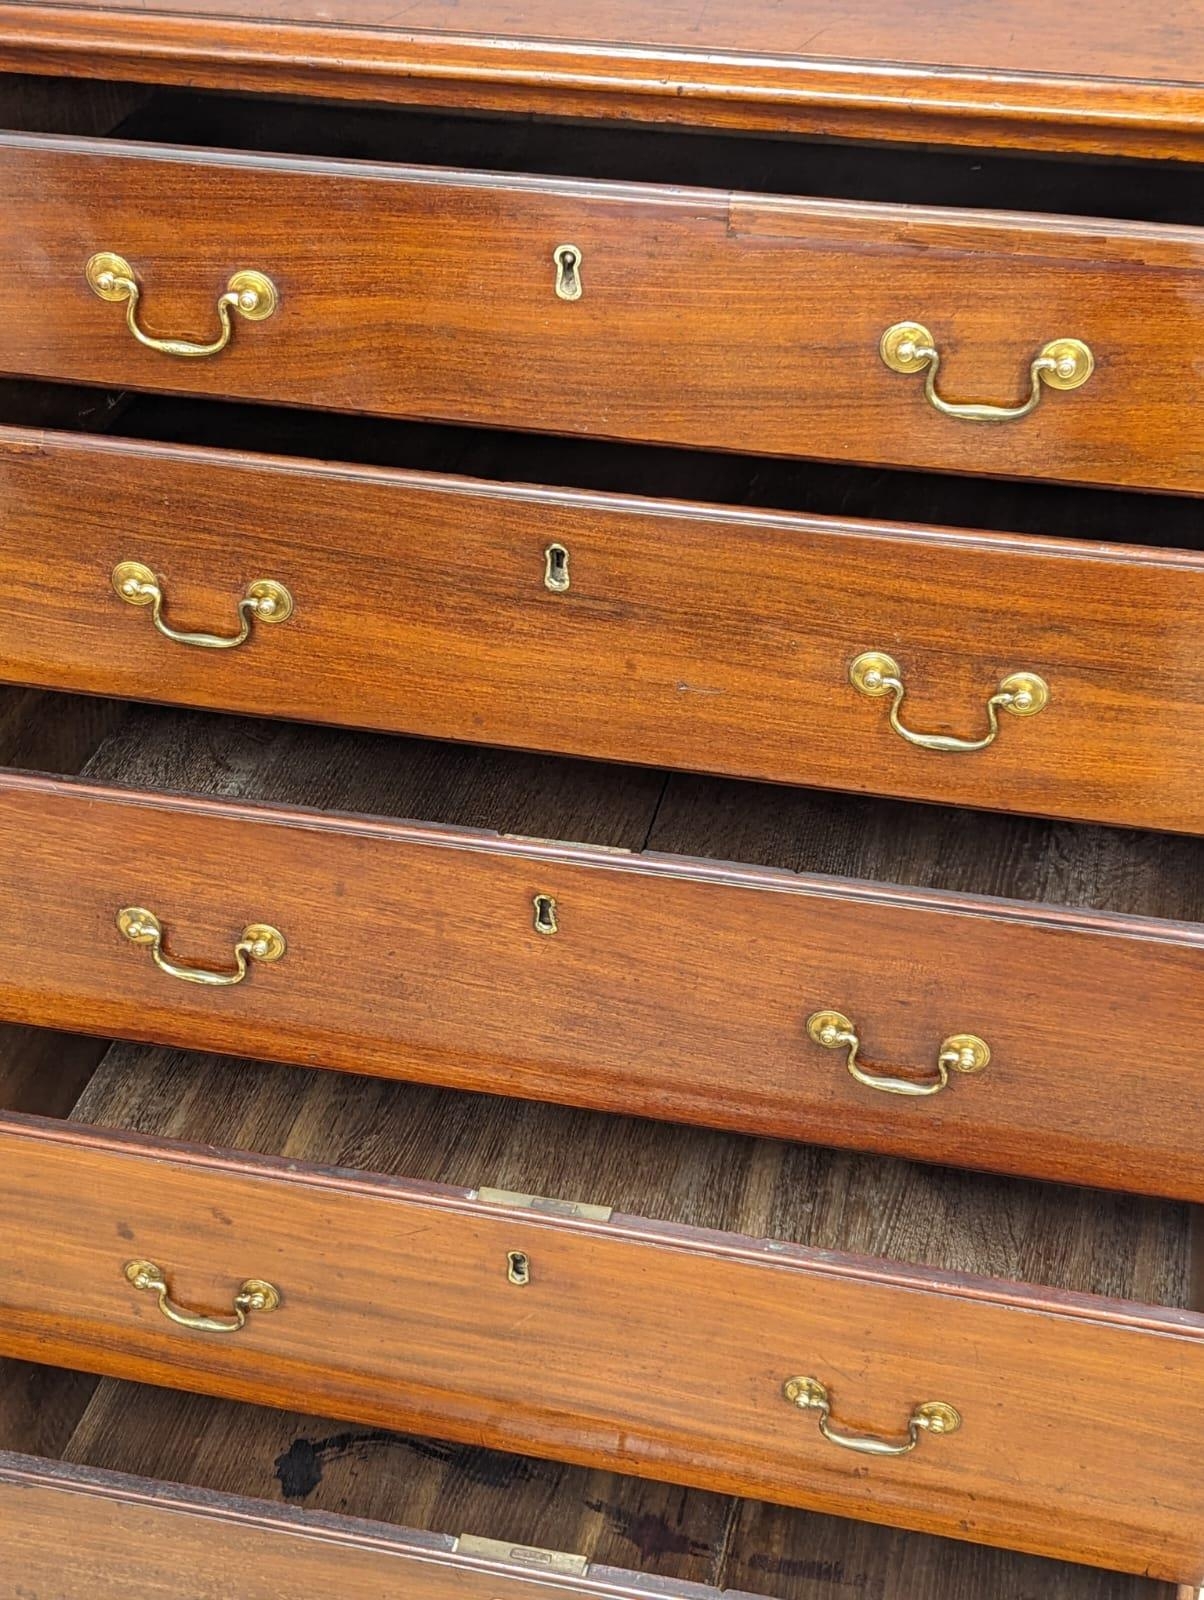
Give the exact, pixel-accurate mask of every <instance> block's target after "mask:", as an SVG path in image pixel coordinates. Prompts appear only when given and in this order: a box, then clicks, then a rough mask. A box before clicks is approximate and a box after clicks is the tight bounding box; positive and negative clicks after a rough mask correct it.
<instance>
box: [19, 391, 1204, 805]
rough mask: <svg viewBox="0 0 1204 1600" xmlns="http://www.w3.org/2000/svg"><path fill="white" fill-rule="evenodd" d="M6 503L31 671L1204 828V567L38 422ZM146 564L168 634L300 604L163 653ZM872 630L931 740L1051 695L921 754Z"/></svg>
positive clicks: (558, 746) (198, 699)
mask: <svg viewBox="0 0 1204 1600" xmlns="http://www.w3.org/2000/svg"><path fill="white" fill-rule="evenodd" d="M248 420H249V421H250V420H252V419H248ZM700 470H701V469H700ZM0 507H2V508H3V512H4V515H3V521H2V524H0V574H2V579H0V581H2V582H3V586H4V594H5V604H4V606H3V608H0V675H2V676H3V677H4V678H6V679H8V680H10V681H13V682H23V683H39V684H45V685H47V686H49V687H53V688H57V689H69V690H86V691H89V692H92V693H101V694H111V695H112V694H120V695H125V696H130V697H137V698H141V697H150V698H154V699H163V700H174V701H178V702H181V703H184V704H189V705H196V706H207V707H212V708H215V709H228V710H238V711H246V712H254V713H257V714H260V715H268V716H286V717H300V718H305V719H308V720H316V721H324V722H340V723H350V724H357V725H359V726H363V727H369V728H381V729H387V730H390V731H394V732H405V733H418V734H424V735H431V736H435V737H438V738H443V739H470V740H471V739H478V740H479V739H482V738H485V739H488V740H489V741H490V742H491V743H494V744H513V745H518V746H523V747H527V748H536V749H544V750H557V751H561V752H564V753H568V754H574V755H585V756H601V757H605V758H608V759H611V760H625V761H636V762H643V763H647V764H648V765H651V766H676V767H686V768H694V769H698V768H702V769H706V770H710V771H716V772H726V773H730V774H733V775H737V776H744V777H755V778H767V779H771V780H775V781H779V782H785V783H794V784H798V783H804V784H811V785H831V786H832V787H834V788H838V789H841V790H844V791H857V790H866V791H870V792H875V793H879V794H897V795H905V796H909V797H912V798H917V799H924V800H935V801H940V802H942V803H944V804H964V805H971V806H979V807H984V806H986V807H996V808H999V809H1002V810H1008V811H1036V812H1043V813H1053V814H1056V815H1062V816H1069V817H1077V818H1086V819H1090V820H1093V821H1101V822H1112V823H1127V824H1129V825H1131V826H1140V827H1157V828H1165V829H1181V830H1185V831H1188V832H1195V833H1204V785H1202V784H1201V782H1200V765H1201V763H1200V760H1199V759H1198V757H1199V752H1200V750H1201V749H1204V678H1202V677H1201V675H1200V674H1198V673H1196V672H1193V671H1192V670H1191V669H1190V665H1189V663H1190V661H1191V657H1192V652H1193V651H1194V649H1195V646H1196V641H1197V640H1198V638H1199V637H1200V635H1201V633H1202V632H1204V553H1199V552H1196V551H1183V550H1162V549H1157V548H1146V547H1139V546H1135V545H1131V544H1130V545H1125V544H1105V543H1102V542H1091V541H1088V540H1066V539H1062V540H1055V539H1042V538H1035V539H1034V538H1021V537H1015V536H1009V535H1006V534H989V533H973V532H965V533H960V532H955V531H951V530H950V531H946V530H941V529H936V528H931V529H930V528H919V527H915V528H909V527H897V526H894V525H891V524H878V525H875V524H872V523H861V522H848V521H844V522H842V521H838V520H834V519H833V520H824V519H822V518H816V517H804V516H793V517H790V516H778V515H772V514H768V513H767V514H761V515H758V514H756V513H752V512H747V511H735V510H725V509H723V508H722V507H720V506H706V505H683V504H677V505H673V504H667V503H665V502H663V501H659V500H653V499H650V498H647V497H644V498H633V497H632V498H629V497H623V496H616V495H588V494H582V493H571V492H566V491H564V490H557V489H545V490H535V489H527V488H523V487H518V486H514V487H507V486H504V485H497V484H492V483H486V482H480V481H476V482H474V481H471V480H469V479H466V478H459V479H457V478H449V477H446V476H443V475H429V474H418V473H400V472H389V471H383V470H374V469H372V468H369V467H352V466H348V465H321V464H319V463H317V462H313V461H288V460H284V459H280V458H273V457H270V456H268V457H264V456H260V455H257V454H252V453H250V452H234V451H229V450H224V451H213V450H206V449H199V450H198V449H188V448H185V447H173V446H166V445H154V444H146V443H142V442H139V441H136V440H122V439H97V438H89V437H86V436H79V435H67V434H54V433H42V432H35V431H33V430H25V429H19V428H0ZM1154 514H1155V515H1156V513H1154ZM67 529H70V534H71V536H70V538H69V539H67V538H64V537H63V534H64V532H65V530H67ZM553 542H558V543H560V544H561V545H562V546H563V548H564V549H565V550H567V551H568V567H569V576H570V587H569V590H568V592H567V593H563V594H558V593H554V592H550V591H549V590H548V588H547V587H546V585H545V582H544V576H545V568H546V556H545V552H546V550H547V548H548V546H549V545H550V544H551V543H553ZM131 558H134V559H137V560H139V561H142V562H143V563H145V564H147V565H149V566H150V567H151V569H152V570H153V571H154V572H155V573H156V574H158V575H159V577H160V579H161V581H162V582H163V584H164V588H165V593H166V596H167V605H166V615H167V617H168V619H169V620H172V621H174V625H175V626H176V627H184V628H188V627H195V628H205V629H209V630H211V631H215V632H223V631H225V632H232V631H233V629H234V625H235V620H236V618H235V605H236V602H237V600H238V599H239V598H240V597H241V595H242V594H243V593H244V591H245V588H246V585H247V583H248V581H249V580H250V579H252V578H254V577H257V576H261V575H273V576H275V577H277V578H278V579H280V580H281V581H283V582H284V583H286V584H287V586H288V588H289V590H290V592H291V594H292V595H293V598H294V601H295V603H296V609H295V612H294V615H293V616H292V617H291V618H290V619H289V621H288V622H287V624H285V625H282V626H279V627H274V628H267V627H262V626H261V627H259V628H257V629H256V630H255V632H254V635H253V638H252V639H251V640H250V641H249V642H248V644H247V645H245V646H244V647H242V648H240V649H239V650H236V651H230V652H227V653H212V652H207V651H199V650H195V649H189V648H187V647H182V646H180V645H176V644H172V643H170V642H168V641H166V640H163V639H161V638H160V637H159V636H158V635H157V634H155V633H154V631H153V629H152V627H151V622H150V615H149V612H148V611H146V610H143V609H138V608H135V607H131V606H128V605H126V604H124V603H123V602H122V601H121V600H120V599H119V598H118V597H117V595H116V594H115V593H114V592H113V587H112V584H111V582H110V574H111V573H112V571H113V568H114V566H115V565H116V564H117V562H119V561H122V560H128V559H131ZM871 647H873V648H879V649H882V648H885V649H888V650H890V651H891V652H893V653H894V654H895V655H896V656H897V658H898V659H899V661H900V663H901V664H902V667H903V672H904V677H905V681H906V684H907V690H908V697H907V712H906V715H907V717H908V719H909V721H910V722H911V723H912V724H913V725H915V726H917V727H920V728H922V729H924V730H925V731H932V732H940V733H953V734H958V735H960V736H961V737H973V736H977V735H978V734H979V733H980V732H981V731H982V730H983V729H984V728H985V725H986V717H985V711H984V705H985V702H986V699H987V697H988V696H989V695H990V694H991V693H992V692H994V690H995V688H996V686H997V684H998V683H999V682H1000V680H1001V679H1002V678H1003V677H1004V676H1006V675H1007V673H1009V672H1012V671H1015V670H1016V669H1017V668H1019V667H1024V668H1026V669H1028V670H1032V671H1036V672H1039V673H1040V674H1041V675H1042V676H1043V677H1044V678H1045V679H1046V681H1047V682H1048V683H1049V685H1050V692H1051V699H1050V704H1049V706H1048V707H1047V708H1046V709H1045V710H1044V711H1043V712H1042V713H1041V714H1040V715H1039V716H1038V717H1035V718H1032V719H1030V720H1021V719H1019V718H1012V717H1007V716H1005V717H1004V718H1003V719H1002V720H1003V728H1002V731H1001V733H1000V736H999V739H998V741H997V742H996V744H995V745H994V746H993V747H992V748H991V749H989V750H985V751H981V752H979V753H977V754H974V755H970V756H965V755H937V754H934V753H932V752H930V751H923V750H916V749H914V748H912V747H910V746H908V745H907V744H905V743H904V742H903V741H902V740H901V739H900V738H898V737H897V736H896V735H895V734H894V733H893V732H891V730H890V728H889V726H888V724H887V719H886V707H885V703H884V702H883V701H881V700H868V699H866V698H865V697H864V696H862V695H860V694H858V693H857V692H856V691H855V690H854V689H853V688H852V686H851V685H850V684H849V682H848V676H847V674H848V665H849V662H850V661H851V660H852V659H853V658H854V656H856V655H858V654H859V653H860V652H861V651H862V650H864V649H867V648H871Z"/></svg>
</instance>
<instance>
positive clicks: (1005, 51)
mask: <svg viewBox="0 0 1204 1600" xmlns="http://www.w3.org/2000/svg"><path fill="white" fill-rule="evenodd" d="M343 10H344V13H345V14H340V17H339V18H338V20H337V21H335V20H333V19H332V18H331V17H330V15H329V13H328V12H323V13H321V14H319V13H317V12H316V10H315V9H313V8H305V7H300V6H298V7H291V8H290V7H287V6H278V7H274V8H273V7H267V6H264V5H261V4H257V3H255V0H245V3H238V4H234V3H229V4H227V5H226V6H225V7H223V8H222V14H220V15H218V16H217V17H215V16H214V15H213V8H211V7H210V6H209V4H208V0H206V3H205V5H204V6H198V5H196V4H195V3H190V0H174V3H172V4H168V5H165V6H160V7H159V8H152V7H140V8H139V9H138V10H137V11H133V10H130V11H120V10H114V9H110V8H108V7H107V6H106V5H104V4H103V3H102V0H77V3H75V4H70V5H61V4H54V5H49V4H45V3H40V0H29V3H22V0H9V3H7V4H5V5H3V6H2V7H0V63H2V64H3V65H5V66H7V67H9V68H17V69H19V70H22V71H32V72H42V73H53V74H61V73H74V74H79V75H82V76H84V77H89V76H98V75H101V76H108V77H114V78H122V79H133V80H142V81H147V80H151V81H156V80H157V81H159V82H164V83H166V82H170V83H185V84H188V85H190V86H209V87H214V86H217V87H224V88H237V89H243V90H248V89H249V90H268V91H270V92H275V93H277V94H288V93H303V94H304V93H309V94H318V95H327V96H333V97H336V98H349V99H369V100H376V101H391V102H398V101H401V102H403V103H408V104H415V103H418V104H438V105H455V106H464V105H468V106H474V107H489V108H494V109H499V110H509V111H519V112H527V113H529V112H549V113H554V114H559V115H562V116H563V115H569V116H573V115H579V116H587V115H588V116H600V117H609V118H624V119H642V120H646V121H654V122H675V123H694V124H710V125H721V126H728V127H735V128H758V129H772V130H775V131H789V132H800V131H806V132H812V133H815V132H818V133H821V134H835V135H839V136H843V137H853V138H885V139H901V140H918V141H931V142H936V143H941V144H957V143H963V144H977V145H1000V146H1008V145H1017V146H1024V147H1028V148H1032V149H1038V150H1040V149H1053V150H1076V151H1089V152H1096V153H1098V152H1106V153H1111V154H1119V155H1152V154H1153V155H1162V156H1173V157H1176V158H1180V159H1187V160H1197V161H1198V160H1200V159H1201V157H1202V156H1204V142H1202V140H1201V135H1200V117H1201V104H1202V90H1201V83H1202V82H1204V69H1202V68H1201V64H1200V53H1199V39H1200V34H1201V28H1200V22H1199V7H1198V0H1188V3H1187V4H1186V5H1185V6H1184V5H1181V6H1179V7H1178V8H1176V10H1174V11H1173V12H1167V11H1162V12H1158V13H1150V12H1149V11H1147V10H1145V9H1142V10H1140V11H1138V12H1136V13H1135V14H1131V15H1130V14H1122V13H1120V12H1118V10H1117V8H1116V7H1115V6H1114V5H1111V4H1109V3H1108V0H1092V3H1091V4H1090V5H1089V7H1088V9H1087V12H1086V14H1083V13H1081V12H1080V11H1079V10H1078V9H1072V8H1071V7H1069V6H1066V5H1062V6H1060V7H1058V8H1057V9H1056V10H1051V8H1050V7H1048V6H1045V7H1042V6H1040V5H1038V4H1037V0H1024V4H1023V5H1022V6H1015V5H1013V6H1012V7H1011V8H1010V9H1009V12H1008V18H1009V19H1010V21H1011V24H1012V25H1011V26H1009V25H1008V23H1005V22H1004V20H1003V19H1002V18H998V19H997V18H995V17H994V16H993V14H992V13H991V12H989V11H984V10H982V9H981V8H979V9H977V10H974V11H967V10H965V9H963V8H960V7H958V6H956V5H953V4H942V5H940V6H938V7H935V8H934V7H929V8H928V9H927V10H926V11H925V12H924V13H923V14H922V15H921V17H920V18H919V19H917V16H916V13H915V11H914V9H912V8H909V7H908V6H907V5H906V4H905V3H903V0H893V3H891V4H889V5H885V6H883V5H871V4H870V3H869V0H861V3H859V4H857V5H855V6H849V7H841V8H839V9H837V8H834V7H832V6H831V5H824V4H820V3H819V0H809V3H805V0H804V3H799V4H794V5H791V6H788V7H783V6H771V7H759V8H748V7H744V8H741V7H739V6H737V5H734V4H732V3H730V0H728V3H724V4H721V5H715V6H709V7H707V8H706V9H704V10H702V11H699V10H697V8H691V7H688V6H683V5H677V6H668V7H656V8H653V7H650V6H647V5H645V4H642V3H641V4H637V3H636V0H618V3H616V4H611V5H608V6H606V7H605V8H602V9H600V10H599V9H598V8H594V9H592V10H591V11H590V13H589V15H588V18H586V17H585V16H584V15H583V12H582V8H581V7H570V6H561V5H556V6H552V5H550V4H544V5H538V6H535V7H527V8H525V10H524V12H523V13H522V15H523V23H522V24H521V25H516V20H515V14H514V12H513V10H512V9H507V8H505V7H503V6H499V5H498V4H497V3H496V0H484V3H482V4H475V5H472V6H465V5H460V6H457V8H456V11H455V13H454V16H455V23H456V26H455V29H449V28H448V27H447V21H448V15H447V12H446V10H444V9H442V8H440V7H438V6H437V5H435V4H431V3H429V0H428V3H427V4H426V5H425V6H421V7H417V8H415V7H410V8H409V9H408V10H407V13H406V15H405V17H404V19H399V18H398V17H397V16H396V14H395V13H393V14H389V13H387V12H386V11H385V10H384V9H383V7H382V3H381V0H368V3H366V4H357V5H356V6H354V7H351V8H348V7H345V8H343ZM750 10H751V14H750ZM399 22H403V23H404V25H403V26H399V25H398V24H399ZM917 23H919V25H917ZM925 40H927V41H928V42H929V43H928V45H926V44H925V43H924V42H923V41H925ZM821 43H822V46H823V53H822V54H818V53H816V47H818V46H819V45H820V44H821ZM842 45H843V49H842V48H841V46H842ZM929 46H930V47H929ZM750 52H751V53H750ZM829 52H830V53H829ZM879 52H881V56H880V57H879V58H877V59H876V56H878V53H879ZM842 56H843V57H848V59H842Z"/></svg>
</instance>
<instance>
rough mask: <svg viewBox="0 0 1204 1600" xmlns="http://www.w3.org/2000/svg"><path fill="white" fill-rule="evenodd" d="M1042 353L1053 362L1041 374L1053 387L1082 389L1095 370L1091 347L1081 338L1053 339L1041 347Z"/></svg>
mask: <svg viewBox="0 0 1204 1600" xmlns="http://www.w3.org/2000/svg"><path fill="white" fill-rule="evenodd" d="M1041 355H1042V358H1043V359H1044V360H1046V361H1052V362H1053V366H1052V367H1047V368H1046V369H1045V370H1044V371H1043V372H1042V374H1041V380H1042V382H1043V383H1047V384H1048V385H1049V387H1050V388H1051V389H1081V388H1082V386H1083V384H1085V383H1086V382H1087V379H1088V378H1089V377H1090V376H1091V374H1092V373H1093V372H1094V371H1095V357H1094V356H1093V355H1092V353H1091V347H1090V346H1089V345H1085V344H1084V343H1083V341H1082V340H1081V339H1051V340H1050V341H1049V343H1048V344H1047V345H1043V346H1042V347H1041Z"/></svg>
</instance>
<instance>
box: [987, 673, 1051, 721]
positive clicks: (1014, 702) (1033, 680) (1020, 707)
mask: <svg viewBox="0 0 1204 1600" xmlns="http://www.w3.org/2000/svg"><path fill="white" fill-rule="evenodd" d="M999 693H1000V694H1010V695H1011V696H1012V699H1011V700H1009V701H1008V702H1007V704H1006V705H1005V706H1004V708H1003V709H1004V710H1005V711H1010V712H1011V714H1012V715H1013V716H1014V717H1035V716H1036V715H1037V712H1038V711H1044V709H1045V707H1046V706H1047V705H1048V704H1049V685H1048V684H1047V683H1046V681H1045V679H1044V678H1041V677H1038V676H1037V674H1036V673H1035V672H1013V673H1011V674H1009V676H1008V677H1006V678H1004V679H1003V681H1002V682H1001V683H1000V685H999Z"/></svg>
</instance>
